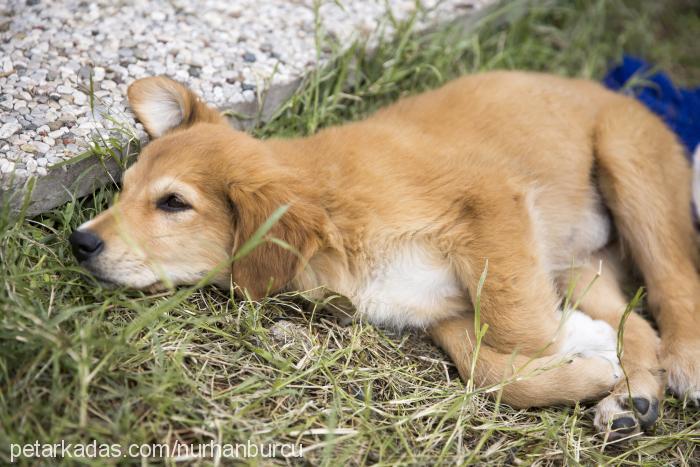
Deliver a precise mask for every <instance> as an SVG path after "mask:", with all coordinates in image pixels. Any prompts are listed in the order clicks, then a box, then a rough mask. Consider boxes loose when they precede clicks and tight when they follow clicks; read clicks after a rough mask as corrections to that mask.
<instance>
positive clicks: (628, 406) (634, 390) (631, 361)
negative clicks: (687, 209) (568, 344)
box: [560, 253, 664, 441]
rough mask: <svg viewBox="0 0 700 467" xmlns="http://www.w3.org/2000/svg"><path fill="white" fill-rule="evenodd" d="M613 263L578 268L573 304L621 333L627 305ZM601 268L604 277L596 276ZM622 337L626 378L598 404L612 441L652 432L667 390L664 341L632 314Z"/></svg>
mask: <svg viewBox="0 0 700 467" xmlns="http://www.w3.org/2000/svg"><path fill="white" fill-rule="evenodd" d="M600 261H602V263H600ZM612 261H613V254H612V253H609V254H607V255H603V254H597V255H594V256H593V257H592V258H591V261H590V262H589V263H587V264H585V265H583V266H580V267H578V268H577V269H576V270H575V271H574V272H575V277H574V279H575V283H574V288H573V297H572V301H573V302H574V303H578V304H579V307H580V308H581V310H583V311H584V312H585V313H586V314H588V315H589V316H591V317H592V318H594V319H597V320H603V321H605V322H607V323H608V324H609V325H610V326H612V327H613V328H614V329H616V330H617V329H618V326H619V325H620V321H621V319H622V316H623V313H624V312H625V310H626V308H627V302H626V300H625V297H624V295H623V293H622V291H621V290H620V286H619V284H618V276H617V273H616V271H615V268H614V267H613V264H611V262H612ZM600 264H602V267H601V271H600V272H601V274H600V276H599V277H597V274H598V270H597V269H598V267H599V265H600ZM565 276H566V277H562V278H561V279H560V284H561V289H562V291H565V290H567V289H568V286H569V280H570V274H566V275H565ZM623 336H624V339H623V343H622V344H623V345H622V358H621V360H622V361H621V364H622V367H623V368H624V373H625V376H626V379H625V378H623V379H622V380H621V381H620V382H619V383H618V384H617V385H616V386H615V388H614V389H613V391H612V393H611V394H609V395H608V396H607V397H605V398H604V399H603V400H601V401H600V402H599V403H598V405H597V406H596V415H595V420H594V423H595V425H596V427H597V428H598V429H599V430H600V431H601V432H603V433H608V435H607V436H608V440H609V441H614V440H617V439H620V438H623V437H626V436H630V435H632V434H635V433H638V432H639V431H640V430H645V429H648V428H650V427H651V426H652V425H653V424H654V422H656V419H657V418H658V416H659V401H660V400H661V398H662V396H663V389H664V381H663V378H662V376H661V375H662V370H661V365H660V363H659V359H658V353H659V337H658V336H657V334H656V331H654V329H653V328H652V327H651V325H650V323H649V322H647V321H646V320H645V319H644V318H642V317H641V316H639V315H638V314H637V313H635V312H634V311H632V313H631V314H630V315H629V316H628V318H627V321H626V323H625V327H624V329H623Z"/></svg>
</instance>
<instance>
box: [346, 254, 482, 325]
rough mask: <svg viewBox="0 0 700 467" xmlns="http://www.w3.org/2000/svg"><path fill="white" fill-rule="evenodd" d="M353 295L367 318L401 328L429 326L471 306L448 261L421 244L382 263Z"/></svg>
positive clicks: (357, 305) (375, 322)
mask: <svg viewBox="0 0 700 467" xmlns="http://www.w3.org/2000/svg"><path fill="white" fill-rule="evenodd" d="M353 295H354V296H353V297H352V299H353V303H355V305H356V307H357V310H358V312H359V313H361V314H362V315H363V316H364V317H365V318H366V319H367V320H369V321H370V322H372V323H374V324H379V325H390V326H393V327H397V328H403V327H405V326H415V327H425V326H428V325H430V324H431V323H433V322H435V321H436V320H439V319H441V318H444V317H447V316H450V315H453V314H455V313H456V312H459V311H463V310H466V309H468V306H469V305H468V300H467V295H466V293H465V291H464V290H463V288H462V287H461V286H460V284H459V282H458V281H457V278H456V277H455V274H454V273H453V271H452V270H451V268H450V265H449V263H448V261H447V260H446V259H443V258H440V257H438V255H435V254H431V253H430V252H429V251H428V250H426V249H425V248H422V247H420V246H417V245H409V246H405V247H402V248H401V249H400V250H398V251H397V252H396V253H395V254H394V255H390V256H389V257H388V258H387V260H385V261H383V262H381V263H379V264H378V265H377V266H376V267H375V269H374V270H373V271H371V272H370V274H369V277H367V278H366V279H365V280H364V281H362V282H361V284H360V286H359V287H358V288H357V291H356V293H355V294H353Z"/></svg>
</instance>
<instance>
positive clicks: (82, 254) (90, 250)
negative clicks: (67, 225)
mask: <svg viewBox="0 0 700 467" xmlns="http://www.w3.org/2000/svg"><path fill="white" fill-rule="evenodd" d="M68 241H69V242H70V245H71V249H72V250H73V255H75V257H76V259H77V260H78V262H79V263H82V262H84V261H87V260H90V259H92V258H94V257H96V256H97V255H99V254H100V253H101V252H102V250H103V249H104V245H105V244H104V242H103V241H102V239H101V238H100V237H98V236H97V235H96V234H95V233H93V232H91V231H90V230H76V231H75V232H73V233H72V234H71V235H70V237H68Z"/></svg>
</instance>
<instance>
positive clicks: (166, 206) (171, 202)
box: [156, 193, 192, 212]
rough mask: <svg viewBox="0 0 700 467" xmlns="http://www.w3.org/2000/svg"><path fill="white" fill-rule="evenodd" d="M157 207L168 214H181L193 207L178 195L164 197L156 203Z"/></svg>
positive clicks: (172, 194) (171, 194)
mask: <svg viewBox="0 0 700 467" xmlns="http://www.w3.org/2000/svg"><path fill="white" fill-rule="evenodd" d="M156 207H158V209H160V210H161V211H166V212H180V211H186V210H188V209H192V206H191V205H190V204H189V203H187V201H185V200H184V199H182V197H180V195H178V194H177V193H170V194H167V195H165V196H163V197H162V198H160V199H159V200H158V202H157V203H156Z"/></svg>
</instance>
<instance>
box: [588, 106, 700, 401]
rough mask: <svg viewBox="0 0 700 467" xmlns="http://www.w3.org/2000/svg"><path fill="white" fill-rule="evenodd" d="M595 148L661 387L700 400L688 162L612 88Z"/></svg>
mask: <svg viewBox="0 0 700 467" xmlns="http://www.w3.org/2000/svg"><path fill="white" fill-rule="evenodd" d="M595 152H596V162H597V167H598V179H599V183H600V190H601V193H602V194H603V197H604V198H605V202H606V204H607V206H608V207H609V208H610V211H611V212H612V215H613V218H614V220H615V225H616V227H617V230H618V232H619V234H620V237H621V239H622V243H623V246H624V247H627V248H629V250H630V251H631V253H632V257H633V259H634V260H635V262H636V264H637V266H638V267H639V269H640V270H641V272H642V274H643V276H644V281H645V283H646V286H647V290H648V297H649V306H650V308H651V311H652V312H653V313H654V316H655V318H656V321H657V323H658V325H659V329H660V332H661V358H662V365H663V366H664V368H665V369H666V370H667V372H668V384H669V387H670V389H671V390H672V391H673V392H674V393H675V394H676V395H678V396H679V397H684V396H688V397H689V398H690V399H692V400H694V401H696V402H697V401H700V333H699V332H698V329H700V277H699V276H698V271H697V269H696V266H695V265H696V263H697V261H696V259H697V255H698V251H697V247H696V244H695V240H694V236H695V232H694V229H693V224H692V220H691V211H690V209H691V208H690V200H691V175H692V174H691V170H690V166H689V164H688V163H687V161H686V159H685V157H684V156H683V150H682V148H681V146H680V144H679V143H678V142H677V140H676V138H675V137H674V135H673V134H672V133H671V132H670V130H668V129H667V128H666V127H665V126H664V124H663V123H662V122H661V121H660V120H659V119H658V118H656V117H655V116H654V115H652V114H651V113H650V112H649V111H648V110H646V109H645V108H644V107H643V106H642V105H641V104H639V103H638V102H636V101H635V100H633V99H631V98H627V97H623V96H612V97H611V98H610V103H609V105H607V107H605V108H604V109H603V110H601V112H600V116H599V119H598V122H597V127H596V132H595Z"/></svg>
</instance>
